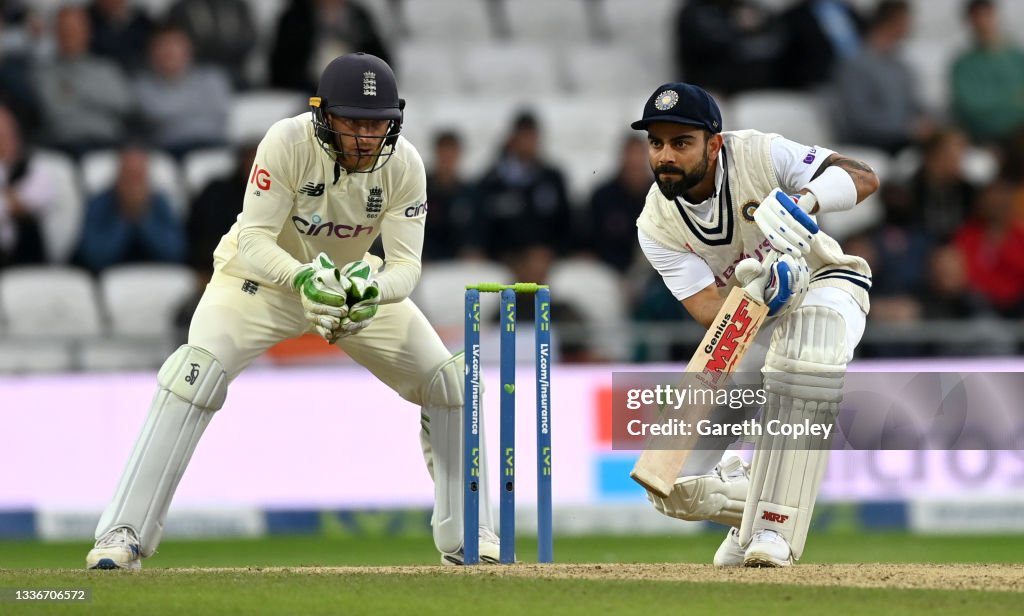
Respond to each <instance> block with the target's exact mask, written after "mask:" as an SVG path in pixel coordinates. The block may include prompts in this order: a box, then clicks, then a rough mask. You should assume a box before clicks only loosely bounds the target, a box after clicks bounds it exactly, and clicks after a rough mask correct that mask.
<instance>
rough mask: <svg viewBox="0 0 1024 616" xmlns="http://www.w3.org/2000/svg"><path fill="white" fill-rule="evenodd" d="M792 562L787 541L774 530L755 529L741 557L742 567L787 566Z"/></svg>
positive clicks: (791, 552) (791, 553)
mask: <svg viewBox="0 0 1024 616" xmlns="http://www.w3.org/2000/svg"><path fill="white" fill-rule="evenodd" d="M792 564H793V551H792V550H791V549H790V548H789V542H787V541H786V538H785V537H783V536H782V535H780V534H779V533H777V532H775V531H774V530H763V529H762V530H759V531H756V532H755V533H754V536H753V537H751V539H750V545H748V546H747V550H746V552H745V554H744V557H743V566H744V567H789V566H790V565H792Z"/></svg>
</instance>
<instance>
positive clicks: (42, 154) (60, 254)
mask: <svg viewBox="0 0 1024 616" xmlns="http://www.w3.org/2000/svg"><path fill="white" fill-rule="evenodd" d="M34 159H35V161H36V162H37V163H38V164H39V165H41V166H42V167H43V168H44V169H45V170H46V173H47V175H48V176H49V177H50V180H51V185H52V186H53V188H54V191H55V192H56V199H55V201H54V202H53V209H51V210H48V211H47V212H46V214H44V215H43V218H42V233H43V240H44V241H45V243H46V251H47V255H46V256H47V258H48V259H49V260H50V262H51V263H65V262H67V261H68V259H70V258H71V253H72V251H74V249H75V246H77V244H78V236H79V233H80V230H81V228H82V218H83V214H84V207H83V200H82V194H81V192H80V190H79V186H78V167H76V166H75V163H74V161H72V160H71V159H70V158H68V157H67V156H65V155H64V154H61V153H59V152H54V151H49V150H37V151H36V153H35V154H34Z"/></svg>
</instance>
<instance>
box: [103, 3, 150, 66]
mask: <svg viewBox="0 0 1024 616" xmlns="http://www.w3.org/2000/svg"><path fill="white" fill-rule="evenodd" d="M89 21H90V22H91V24H92V43H91V44H90V46H89V47H90V49H91V51H92V53H93V54H95V55H97V56H99V57H102V58H107V59H108V60H113V61H114V62H117V64H118V65H119V66H120V67H121V68H122V69H123V70H124V71H126V72H129V73H135V72H137V71H139V70H140V69H142V68H143V66H144V65H145V60H146V57H145V55H144V54H143V53H142V50H143V49H145V48H146V46H147V45H148V44H149V37H150V34H151V33H152V31H153V21H152V20H151V19H150V18H149V16H148V15H147V14H146V12H145V11H143V10H141V9H139V8H138V7H136V6H133V5H132V3H131V2H129V0H93V2H92V3H91V4H90V5H89Z"/></svg>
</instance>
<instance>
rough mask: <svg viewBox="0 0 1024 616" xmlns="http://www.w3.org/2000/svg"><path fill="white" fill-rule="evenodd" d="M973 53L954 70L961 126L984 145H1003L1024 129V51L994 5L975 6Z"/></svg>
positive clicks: (986, 0)
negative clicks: (1005, 33) (1005, 28)
mask: <svg viewBox="0 0 1024 616" xmlns="http://www.w3.org/2000/svg"><path fill="white" fill-rule="evenodd" d="M965 17H966V18H967V22H968V24H969V26H970V29H971V36H972V37H973V39H974V45H973V47H972V48H971V49H970V50H968V51H965V52H963V53H962V54H960V56H958V57H957V58H956V60H955V62H954V64H953V82H952V88H951V89H952V105H953V112H954V113H955V115H956V118H957V120H959V121H960V123H961V124H962V125H963V127H964V128H965V129H966V130H967V132H968V133H969V134H970V136H971V138H972V139H974V140H975V141H978V142H980V143H992V142H998V141H1001V140H1002V139H1004V138H1006V137H1007V136H1009V134H1010V133H1011V132H1012V131H1013V130H1014V129H1015V128H1017V127H1019V126H1022V125H1024V50H1022V49H1021V48H1020V47H1018V46H1017V45H1016V44H1014V43H1013V42H1011V41H1009V40H1008V39H1007V38H1006V37H1004V36H1003V33H1002V31H1001V29H1002V26H1003V24H1002V23H1000V21H999V16H998V15H997V14H996V6H995V3H994V2H992V0H970V1H969V2H967V5H966V15H965Z"/></svg>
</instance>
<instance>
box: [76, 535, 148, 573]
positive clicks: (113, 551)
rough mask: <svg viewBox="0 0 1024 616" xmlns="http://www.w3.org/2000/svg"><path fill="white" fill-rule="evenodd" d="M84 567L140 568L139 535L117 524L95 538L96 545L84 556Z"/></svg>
mask: <svg viewBox="0 0 1024 616" xmlns="http://www.w3.org/2000/svg"><path fill="white" fill-rule="evenodd" d="M85 568H86V569H129V570H137V569H141V568H142V552H141V550H140V547H139V537H138V535H136V534H135V531H134V530H132V529H130V528H128V527H127V526H119V527H118V528H115V529H114V530H112V531H110V532H108V533H107V534H105V535H103V536H102V537H100V538H99V539H97V540H96V547H94V548H93V549H91V550H89V555H88V556H86V557H85Z"/></svg>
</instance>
